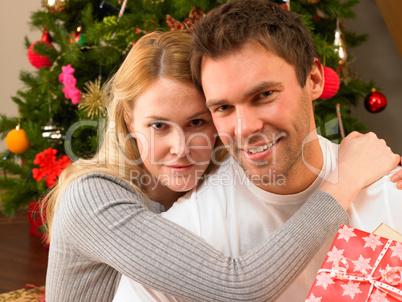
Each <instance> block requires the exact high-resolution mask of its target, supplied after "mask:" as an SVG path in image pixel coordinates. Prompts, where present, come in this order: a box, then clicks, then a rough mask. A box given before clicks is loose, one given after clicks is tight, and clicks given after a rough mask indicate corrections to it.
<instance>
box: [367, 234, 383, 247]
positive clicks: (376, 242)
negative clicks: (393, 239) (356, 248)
mask: <svg viewBox="0 0 402 302" xmlns="http://www.w3.org/2000/svg"><path fill="white" fill-rule="evenodd" d="M363 240H364V241H365V242H366V243H365V244H364V247H369V248H371V249H372V250H373V251H375V249H376V248H377V246H380V245H384V244H383V243H381V240H380V237H378V236H376V235H373V234H370V235H369V236H368V237H363Z"/></svg>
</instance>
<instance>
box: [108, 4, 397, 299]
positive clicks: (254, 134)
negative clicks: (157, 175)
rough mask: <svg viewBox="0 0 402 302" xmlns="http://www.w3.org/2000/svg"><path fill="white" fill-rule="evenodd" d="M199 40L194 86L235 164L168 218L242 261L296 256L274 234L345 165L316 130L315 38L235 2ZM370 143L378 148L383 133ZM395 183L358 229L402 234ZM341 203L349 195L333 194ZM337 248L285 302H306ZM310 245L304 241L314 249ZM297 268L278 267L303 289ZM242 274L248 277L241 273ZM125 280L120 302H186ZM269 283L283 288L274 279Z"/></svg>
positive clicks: (319, 77)
mask: <svg viewBox="0 0 402 302" xmlns="http://www.w3.org/2000/svg"><path fill="white" fill-rule="evenodd" d="M193 36H194V41H195V42H194V53H193V56H192V68H193V72H194V78H195V80H196V83H197V85H198V86H199V87H200V88H201V89H203V90H204V93H205V96H206V100H207V106H208V107H209V109H210V111H211V112H212V116H213V119H214V123H215V125H216V127H217V130H218V132H219V135H220V137H221V139H222V141H223V142H224V143H225V145H226V147H227V148H228V150H230V153H231V155H232V156H231V157H229V158H228V159H227V160H226V161H225V162H224V163H223V164H222V165H221V166H220V167H219V169H218V170H217V171H215V172H213V173H212V174H209V175H208V176H207V177H206V178H205V179H204V181H203V183H202V185H200V186H199V187H197V188H196V189H194V190H193V191H192V192H190V193H189V194H187V195H186V196H184V197H182V198H181V199H179V201H178V202H176V203H175V204H174V206H173V207H172V208H171V209H170V210H169V211H168V212H166V213H162V216H164V217H165V218H168V219H170V220H172V221H174V222H176V223H178V224H180V225H182V226H184V227H186V228H188V229H189V230H191V231H192V232H194V233H195V234H197V235H200V236H202V237H203V238H204V239H205V240H206V241H207V242H209V243H210V244H211V245H212V246H213V247H214V248H216V249H218V250H220V251H222V252H224V254H225V255H226V256H232V257H233V259H239V258H242V259H252V254H251V253H247V252H248V251H249V250H251V249H253V248H258V246H259V245H260V244H261V243H262V242H263V241H264V240H266V239H267V238H269V239H270V240H271V241H272V242H275V243H276V245H277V246H281V248H282V249H283V250H289V249H290V248H291V247H290V246H289V245H290V244H289V242H290V240H288V239H289V238H283V237H281V238H277V237H275V236H274V235H273V234H274V232H275V231H276V230H277V229H278V228H279V227H280V226H282V225H283V224H285V223H286V222H287V221H288V220H289V218H290V217H292V216H293V214H294V213H295V212H296V211H297V210H299V209H300V208H301V207H302V206H303V205H305V206H308V203H306V201H307V200H308V199H309V197H310V196H311V195H312V194H313V193H314V192H315V191H316V190H318V188H319V187H320V186H321V184H322V183H323V182H324V179H328V176H329V175H330V174H331V172H332V170H334V168H335V167H336V165H337V149H338V146H337V145H334V144H332V143H331V142H329V141H327V140H326V139H324V138H322V137H319V136H318V135H317V133H316V131H315V123H314V114H313V106H312V101H313V100H314V99H317V98H318V97H319V96H320V95H321V92H322V87H323V68H322V66H321V64H320V62H319V60H318V59H317V58H318V54H317V53H316V50H315V48H314V44H313V42H312V39H311V36H310V34H309V33H308V31H307V30H306V29H305V28H304V27H303V26H302V24H301V22H300V19H299V17H298V16H296V15H295V14H292V13H289V12H287V11H285V10H283V9H282V8H280V7H279V6H277V5H275V4H272V3H271V2H269V1H267V0H240V1H238V2H234V3H227V4H225V5H223V6H221V7H220V8H218V9H216V10H214V11H212V12H211V13H210V14H209V15H208V17H207V18H206V20H205V21H204V22H203V23H201V24H199V25H198V26H197V27H196V29H195V32H194V33H193ZM367 136H371V137H372V138H373V139H376V138H375V136H374V134H367ZM363 151H364V150H363ZM350 152H362V150H359V149H357V150H350ZM362 156H365V155H364V153H363V154H362ZM367 160H370V158H367ZM342 168H343V167H342V166H341V167H339V173H340V174H341V173H342ZM387 178H388V177H385V178H383V179H381V180H380V181H378V182H377V183H376V184H374V185H372V187H371V188H370V189H366V190H364V191H363V192H362V193H360V194H359V195H358V196H357V198H356V199H355V202H354V207H352V210H351V211H349V215H350V218H351V223H352V225H354V226H356V227H359V228H362V229H366V230H370V231H372V230H374V228H375V227H377V226H378V225H379V224H380V223H381V222H385V223H388V224H389V225H391V226H392V227H394V228H396V229H399V230H400V231H402V219H400V218H401V217H400V215H401V214H399V213H402V212H401V210H402V192H401V191H397V189H396V186H395V184H394V183H391V182H390V181H388V180H387ZM329 180H330V181H332V182H336V181H337V179H329ZM374 180H375V179H373V181H374ZM359 181H360V180H359V179H356V182H359ZM372 190H374V191H380V192H384V190H386V191H387V193H388V198H387V200H386V205H387V206H388V209H389V211H382V209H383V208H384V202H383V199H382V198H383V196H385V195H382V194H379V195H378V196H377V195H375V194H376V193H372ZM338 194H342V192H333V195H334V196H336V195H338ZM356 194H357V192H356ZM323 208H324V207H323ZM308 211H311V212H312V211H313V209H312V207H309V208H308ZM372 214H373V215H372ZM372 216H374V217H372ZM398 217H399V220H398ZM287 225H288V226H291V225H292V224H289V223H288V224H287ZM332 240H333V238H329V240H328V244H330V243H331V242H332ZM328 244H327V245H326V246H324V247H323V248H322V249H321V251H320V253H319V255H317V257H316V258H315V259H314V261H312V263H311V264H310V266H309V267H308V268H307V269H306V270H305V271H304V272H303V273H302V275H301V276H300V277H299V278H298V279H297V280H296V281H295V282H293V284H292V285H291V287H290V289H288V290H286V291H285V293H284V294H283V295H282V296H281V297H280V301H285V302H297V301H304V299H305V298H306V295H307V292H308V290H309V288H310V287H311V285H312V283H313V280H314V277H315V275H316V272H317V270H318V268H319V267H320V265H321V264H322V261H323V259H324V258H323V257H324V256H325V254H326V252H327V251H328V248H329V246H328ZM310 246H311V243H308V242H305V245H304V247H305V249H308V248H309V247H310ZM195 248H196V247H195ZM291 261H293V260H292V259H289V258H287V257H278V258H277V259H275V260H272V265H273V266H276V267H280V268H281V269H282V270H283V271H284V274H289V276H291V277H290V279H289V280H294V278H295V277H296V275H297V274H299V273H300V270H299V271H292V270H291V269H289V263H290V262H291ZM194 265H202V264H198V263H195V264H194ZM238 271H239V275H241V274H245V275H246V274H248V273H249V272H247V271H244V270H243V268H241V267H239V268H238ZM217 274H219V272H217ZM122 280H123V281H124V282H121V283H120V285H119V290H118V293H119V294H118V295H117V296H116V297H115V301H130V299H131V300H133V297H138V296H139V295H140V294H144V295H146V296H147V297H152V299H151V298H148V299H143V300H144V301H145V300H147V301H148V300H149V301H151V300H152V301H179V300H176V299H175V298H173V297H171V296H168V295H164V294H162V293H158V292H155V291H153V290H150V289H146V288H144V287H143V286H142V285H140V284H139V283H137V282H131V281H130V280H129V279H128V278H125V277H123V278H122ZM263 282H265V283H264V284H266V282H267V280H262V279H261V280H260V284H261V283H263ZM269 282H270V283H272V284H275V283H276V280H275V277H273V278H272V279H271V280H269ZM272 284H271V287H272ZM285 286H286V285H284V284H278V283H276V288H275V290H276V291H275V292H272V291H271V292H269V293H267V294H266V295H264V296H258V298H256V299H255V300H253V301H273V300H275V299H276V298H278V293H279V292H281V290H282V289H283V288H284V287H285ZM120 289H122V290H121V291H120ZM130 295H131V296H130ZM242 298H243V301H250V300H247V299H246V298H244V297H242V296H241V294H239V299H238V300H242ZM137 300H138V299H137ZM221 300H222V299H220V297H219V296H217V297H216V301H221ZM141 301H142V300H141Z"/></svg>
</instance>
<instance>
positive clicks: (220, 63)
mask: <svg viewBox="0 0 402 302" xmlns="http://www.w3.org/2000/svg"><path fill="white" fill-rule="evenodd" d="M201 75H202V78H201V80H202V86H203V90H204V93H205V97H206V102H207V107H208V108H209V109H210V111H211V113H212V117H213V120H214V124H215V126H216V128H217V130H218V133H219V135H220V137H221V139H222V141H223V143H224V144H225V145H226V147H227V148H228V149H229V151H230V153H231V154H232V155H233V156H234V157H235V159H236V160H237V161H238V162H239V164H240V165H241V166H242V167H243V169H244V170H245V171H246V173H248V174H249V178H250V179H251V180H252V181H253V182H254V183H255V184H256V185H257V186H259V187H261V188H263V189H264V188H265V185H264V184H263V183H266V182H270V181H271V184H269V185H270V186H272V182H275V179H276V180H278V179H279V178H280V177H281V176H283V177H288V176H289V175H291V174H292V173H297V172H294V170H295V169H299V168H300V166H301V164H302V158H301V152H302V148H303V140H304V139H305V138H306V137H307V135H308V134H309V132H311V131H312V130H314V129H315V123H314V115H313V109H312V99H313V97H314V95H312V94H314V93H311V86H313V84H312V81H311V80H310V79H309V78H308V79H307V83H306V86H305V87H304V88H301V86H300V84H299V82H298V80H297V77H296V73H295V70H294V68H293V67H292V66H291V65H290V64H288V63H287V62H286V61H285V60H283V59H282V58H280V57H278V56H277V55H274V54H272V53H270V52H267V51H266V49H264V48H263V47H262V46H261V45H260V44H258V43H257V42H255V41H250V42H247V43H246V44H245V45H244V46H243V47H242V48H241V49H240V50H239V51H236V52H233V53H230V54H228V55H226V56H224V57H221V58H218V59H217V60H213V59H211V58H209V57H204V58H203V60H202V66H201ZM308 149H309V148H308V145H307V147H304V150H303V152H304V154H303V155H304V156H306V154H308V153H309V150H308ZM303 166H304V165H303ZM298 172H300V171H298ZM258 182H260V183H258Z"/></svg>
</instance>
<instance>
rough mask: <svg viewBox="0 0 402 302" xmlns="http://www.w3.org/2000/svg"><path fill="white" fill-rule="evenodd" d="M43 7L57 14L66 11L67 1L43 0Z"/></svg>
mask: <svg viewBox="0 0 402 302" xmlns="http://www.w3.org/2000/svg"><path fill="white" fill-rule="evenodd" d="M43 5H44V6H45V7H46V8H47V9H48V11H50V12H52V13H57V12H59V11H61V10H63V9H64V6H65V5H66V2H65V0H43Z"/></svg>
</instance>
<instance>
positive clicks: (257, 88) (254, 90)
mask: <svg viewBox="0 0 402 302" xmlns="http://www.w3.org/2000/svg"><path fill="white" fill-rule="evenodd" d="M279 85H282V84H281V83H280V82H274V81H270V82H266V81H264V82H261V83H258V84H257V85H255V86H254V87H252V88H251V89H250V90H249V91H246V93H245V94H244V96H243V98H249V97H252V96H253V95H255V94H256V93H258V92H260V91H263V90H266V89H270V88H271V87H275V86H279ZM227 104H228V100H227V99H209V100H207V101H206V106H207V108H211V107H215V106H220V105H227Z"/></svg>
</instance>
